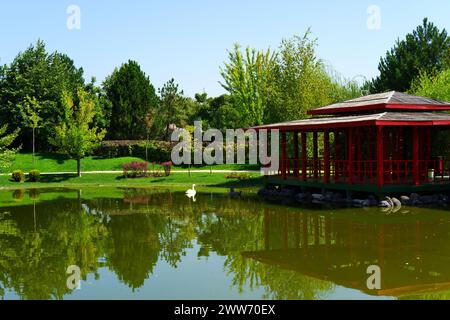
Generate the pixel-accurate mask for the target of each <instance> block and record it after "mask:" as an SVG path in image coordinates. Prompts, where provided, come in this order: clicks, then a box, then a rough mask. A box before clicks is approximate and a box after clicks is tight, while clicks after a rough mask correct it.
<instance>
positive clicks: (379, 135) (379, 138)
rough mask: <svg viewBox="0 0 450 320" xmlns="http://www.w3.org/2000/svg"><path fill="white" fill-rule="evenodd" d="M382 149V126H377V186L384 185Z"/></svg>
mask: <svg viewBox="0 0 450 320" xmlns="http://www.w3.org/2000/svg"><path fill="white" fill-rule="evenodd" d="M383 162H384V151H383V127H382V126H378V127H377V180H378V186H379V187H383V186H384V163H383Z"/></svg>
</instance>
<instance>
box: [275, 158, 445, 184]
mask: <svg viewBox="0 0 450 320" xmlns="http://www.w3.org/2000/svg"><path fill="white" fill-rule="evenodd" d="M284 168H285V169H284ZM325 168H326V166H325V161H324V159H323V158H319V159H317V160H316V161H315V160H314V159H307V160H306V163H305V164H303V162H302V159H295V158H289V159H285V160H284V161H281V162H280V170H279V175H281V176H284V177H285V178H287V177H296V178H299V179H303V178H306V179H308V180H311V179H317V180H319V179H324V177H325V174H326V170H325ZM303 169H306V171H305V174H304V173H303ZM283 172H285V173H284V174H283ZM383 173H384V177H383V181H384V184H412V183H415V182H416V179H418V181H419V182H420V183H431V182H448V183H450V176H449V175H450V160H444V159H435V160H419V161H418V176H417V177H415V175H414V161H413V160H384V161H383ZM329 177H330V181H331V182H343V183H377V177H378V172H377V161H376V160H363V161H353V165H350V162H349V161H348V160H334V159H330V160H329Z"/></svg>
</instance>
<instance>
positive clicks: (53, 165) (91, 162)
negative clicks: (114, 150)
mask: <svg viewBox="0 0 450 320" xmlns="http://www.w3.org/2000/svg"><path fill="white" fill-rule="evenodd" d="M131 161H144V160H143V159H141V158H136V157H120V158H112V159H107V158H99V157H86V158H84V159H82V160H81V170H82V171H121V170H122V164H124V163H126V162H131ZM151 166H152V165H151V164H150V167H151ZM76 168H77V165H76V161H75V160H72V159H67V157H65V156H63V155H59V154H53V153H51V154H47V153H39V154H37V155H36V157H35V162H34V163H33V157H32V155H31V153H19V154H17V156H16V159H15V161H14V163H13V165H12V166H11V168H9V170H8V172H12V171H13V170H17V169H20V170H23V171H24V172H29V171H30V170H32V169H38V170H39V171H41V172H75V171H76ZM173 169H174V170H187V168H181V167H174V168H173ZM191 169H192V170H194V169H195V170H206V171H208V170H210V167H209V166H203V167H192V168H191ZM212 169H213V170H258V169H259V166H255V165H238V164H223V165H215V166H212Z"/></svg>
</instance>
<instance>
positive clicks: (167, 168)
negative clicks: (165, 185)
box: [161, 161, 172, 177]
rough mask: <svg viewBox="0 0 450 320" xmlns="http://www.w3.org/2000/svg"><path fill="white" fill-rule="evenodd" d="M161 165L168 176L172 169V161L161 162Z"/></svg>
mask: <svg viewBox="0 0 450 320" xmlns="http://www.w3.org/2000/svg"><path fill="white" fill-rule="evenodd" d="M161 165H162V167H163V168H164V173H165V175H166V177H168V176H170V171H171V170H172V161H167V162H163V163H161Z"/></svg>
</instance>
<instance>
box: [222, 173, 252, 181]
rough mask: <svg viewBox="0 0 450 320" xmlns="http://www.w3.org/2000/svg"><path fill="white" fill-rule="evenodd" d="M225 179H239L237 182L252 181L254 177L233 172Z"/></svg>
mask: <svg viewBox="0 0 450 320" xmlns="http://www.w3.org/2000/svg"><path fill="white" fill-rule="evenodd" d="M225 178H227V179H237V180H250V179H251V178H252V176H251V175H250V174H249V173H245V172H241V173H239V172H232V173H230V174H228V175H227V176H226V177H225Z"/></svg>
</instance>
